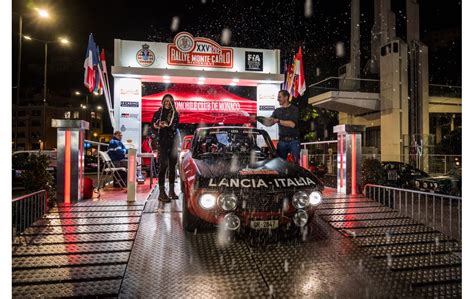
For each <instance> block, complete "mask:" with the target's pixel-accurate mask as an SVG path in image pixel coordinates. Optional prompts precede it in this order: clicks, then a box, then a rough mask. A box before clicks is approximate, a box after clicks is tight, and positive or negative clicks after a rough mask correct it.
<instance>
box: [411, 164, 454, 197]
mask: <svg viewBox="0 0 474 299" xmlns="http://www.w3.org/2000/svg"><path fill="white" fill-rule="evenodd" d="M461 181H462V169H461V167H456V168H453V169H451V170H450V171H449V172H448V173H446V174H444V175H441V176H435V177H429V178H421V179H418V180H416V182H415V185H416V187H417V189H418V190H420V191H425V192H431V193H439V194H448V195H454V196H461V194H462V192H461V191H462V190H461V189H462V188H461Z"/></svg>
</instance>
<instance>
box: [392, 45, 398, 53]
mask: <svg viewBox="0 0 474 299" xmlns="http://www.w3.org/2000/svg"><path fill="white" fill-rule="evenodd" d="M393 53H398V43H393Z"/></svg>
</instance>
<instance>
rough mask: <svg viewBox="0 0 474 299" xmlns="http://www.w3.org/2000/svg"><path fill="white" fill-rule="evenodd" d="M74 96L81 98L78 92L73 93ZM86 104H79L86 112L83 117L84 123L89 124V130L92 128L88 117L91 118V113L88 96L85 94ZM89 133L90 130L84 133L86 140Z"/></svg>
mask: <svg viewBox="0 0 474 299" xmlns="http://www.w3.org/2000/svg"><path fill="white" fill-rule="evenodd" d="M74 94H75V95H76V96H81V95H82V94H81V93H80V92H79V91H75V92H74ZM85 99H86V104H85V105H82V104H81V108H82V109H84V110H85V112H86V117H85V121H87V122H89V126H90V128H92V126H91V125H90V116H91V113H90V111H89V95H88V94H87V93H86V98H85ZM89 131H90V130H87V131H86V135H85V138H86V139H88V138H89Z"/></svg>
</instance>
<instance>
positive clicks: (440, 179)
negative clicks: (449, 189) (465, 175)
mask: <svg viewBox="0 0 474 299" xmlns="http://www.w3.org/2000/svg"><path fill="white" fill-rule="evenodd" d="M452 179H453V178H452V177H450V176H446V175H440V176H435V177H428V178H422V179H419V181H422V182H438V183H439V182H445V181H451V180H452Z"/></svg>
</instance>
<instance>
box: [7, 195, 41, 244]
mask: <svg viewBox="0 0 474 299" xmlns="http://www.w3.org/2000/svg"><path fill="white" fill-rule="evenodd" d="M47 211H48V192H47V191H46V190H40V191H37V192H34V193H31V194H26V195H23V196H20V197H17V198H14V199H13V200H12V228H13V237H16V236H18V235H19V234H21V233H22V232H23V231H24V230H25V229H26V228H28V227H29V226H30V225H31V224H33V222H35V221H36V220H37V219H38V218H40V217H41V216H43V215H44V214H45V213H46V212H47Z"/></svg>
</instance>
